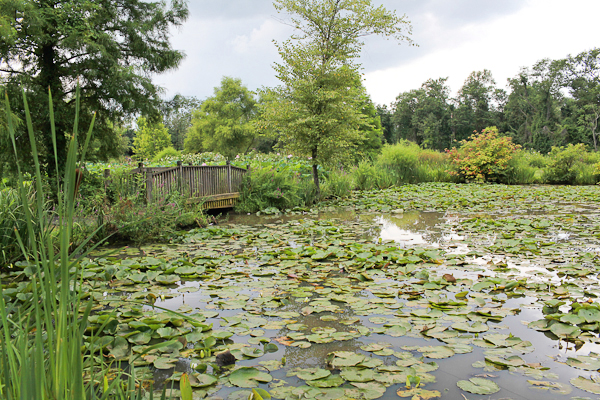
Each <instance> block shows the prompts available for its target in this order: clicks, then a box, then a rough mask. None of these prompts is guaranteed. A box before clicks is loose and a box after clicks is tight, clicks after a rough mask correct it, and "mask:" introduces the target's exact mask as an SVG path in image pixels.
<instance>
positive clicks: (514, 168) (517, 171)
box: [501, 150, 539, 185]
mask: <svg viewBox="0 0 600 400" xmlns="http://www.w3.org/2000/svg"><path fill="white" fill-rule="evenodd" d="M538 154H539V153H538ZM537 171H538V168H535V167H533V166H531V164H530V158H529V152H528V151H525V150H520V151H517V152H515V153H514V154H513V157H512V158H511V159H510V161H509V162H508V170H507V173H506V175H505V176H504V177H503V179H502V181H501V182H502V183H506V184H508V185H528V184H532V183H539V182H538V181H537V177H536V172H537Z"/></svg>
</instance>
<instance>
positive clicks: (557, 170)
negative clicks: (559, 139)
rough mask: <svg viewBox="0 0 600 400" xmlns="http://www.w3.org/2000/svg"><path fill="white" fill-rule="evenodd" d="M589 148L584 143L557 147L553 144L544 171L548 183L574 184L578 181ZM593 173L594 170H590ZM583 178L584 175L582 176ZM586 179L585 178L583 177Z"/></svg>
mask: <svg viewBox="0 0 600 400" xmlns="http://www.w3.org/2000/svg"><path fill="white" fill-rule="evenodd" d="M586 153H587V150H586V148H585V145H584V144H583V143H579V144H576V145H573V144H569V145H568V146H566V147H565V146H561V147H556V146H553V147H552V150H551V151H550V153H549V154H548V157H549V159H550V161H549V162H548V166H547V168H546V170H545V171H544V179H545V181H546V182H547V183H553V184H567V185H572V184H575V183H577V179H578V178H577V177H578V175H580V174H581V171H582V168H581V166H582V164H585V163H584V161H585V159H586ZM590 173H591V174H592V175H593V170H591V172H590ZM582 178H583V177H582ZM583 179H585V178H583Z"/></svg>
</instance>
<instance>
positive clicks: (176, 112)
mask: <svg viewBox="0 0 600 400" xmlns="http://www.w3.org/2000/svg"><path fill="white" fill-rule="evenodd" d="M201 105H202V102H201V101H200V100H198V99H197V98H196V97H193V96H190V97H186V96H182V95H180V94H176V95H175V96H174V97H173V98H172V99H171V100H168V101H165V102H164V103H163V104H162V106H161V114H162V117H163V124H165V127H166V128H167V129H168V130H169V134H170V135H171V140H172V142H173V148H175V149H176V150H183V144H184V141H185V136H186V134H187V131H188V129H189V128H190V126H192V113H193V112H194V111H195V110H197V109H199V108H200V106H201Z"/></svg>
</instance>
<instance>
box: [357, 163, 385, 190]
mask: <svg viewBox="0 0 600 400" xmlns="http://www.w3.org/2000/svg"><path fill="white" fill-rule="evenodd" d="M378 176H379V174H378V172H377V168H376V167H375V166H374V165H373V164H371V163H370V162H368V161H361V162H359V163H358V166H357V167H356V168H354V169H353V170H352V177H353V180H354V187H355V188H356V189H358V190H372V189H374V188H375V187H377V180H378Z"/></svg>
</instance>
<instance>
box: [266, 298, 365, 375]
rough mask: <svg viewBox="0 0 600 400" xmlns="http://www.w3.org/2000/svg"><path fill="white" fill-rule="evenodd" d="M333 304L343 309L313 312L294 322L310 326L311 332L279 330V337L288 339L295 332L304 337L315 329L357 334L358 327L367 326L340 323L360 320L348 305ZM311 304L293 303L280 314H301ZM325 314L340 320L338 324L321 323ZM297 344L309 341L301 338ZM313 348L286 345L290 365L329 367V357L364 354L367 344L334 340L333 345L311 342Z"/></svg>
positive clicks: (355, 323)
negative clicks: (352, 353) (356, 318)
mask: <svg viewBox="0 0 600 400" xmlns="http://www.w3.org/2000/svg"><path fill="white" fill-rule="evenodd" d="M311 301H312V300H311ZM330 302H331V304H333V305H336V306H338V307H339V310H338V312H328V311H325V312H320V313H312V314H309V315H302V314H301V315H300V316H299V317H297V318H294V320H295V321H296V322H297V323H299V324H304V325H306V326H307V329H304V330H302V331H291V330H289V329H287V328H283V329H281V330H279V332H278V334H277V336H287V335H288V334H289V333H292V332H300V333H302V334H304V335H310V334H312V333H313V332H312V329H313V328H334V329H335V330H336V331H337V332H351V331H356V327H357V326H363V325H362V323H361V321H360V320H358V321H356V322H354V323H352V324H351V325H344V324H342V323H340V320H342V319H348V318H353V317H357V315H356V314H354V312H353V310H352V308H350V307H349V306H347V305H346V304H345V303H340V302H336V301H331V300H330ZM309 303H310V302H307V303H305V302H302V301H299V300H297V301H295V302H292V303H290V304H288V305H286V306H284V307H283V308H281V309H279V311H287V312H297V313H301V310H302V308H304V307H306V306H307V305H308V304H309ZM325 315H333V316H335V317H338V318H339V319H338V320H337V321H323V320H321V317H322V316H325ZM296 341H307V340H306V339H298V340H296ZM310 343H311V346H310V347H309V348H306V349H303V348H300V347H293V346H285V358H286V364H287V365H288V366H290V367H303V368H307V367H317V366H318V367H321V368H325V367H326V358H327V354H329V353H331V352H332V351H351V352H354V353H358V352H361V350H360V346H362V345H363V343H362V342H361V341H360V340H359V339H350V340H334V341H332V342H330V343H313V342H310Z"/></svg>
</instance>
